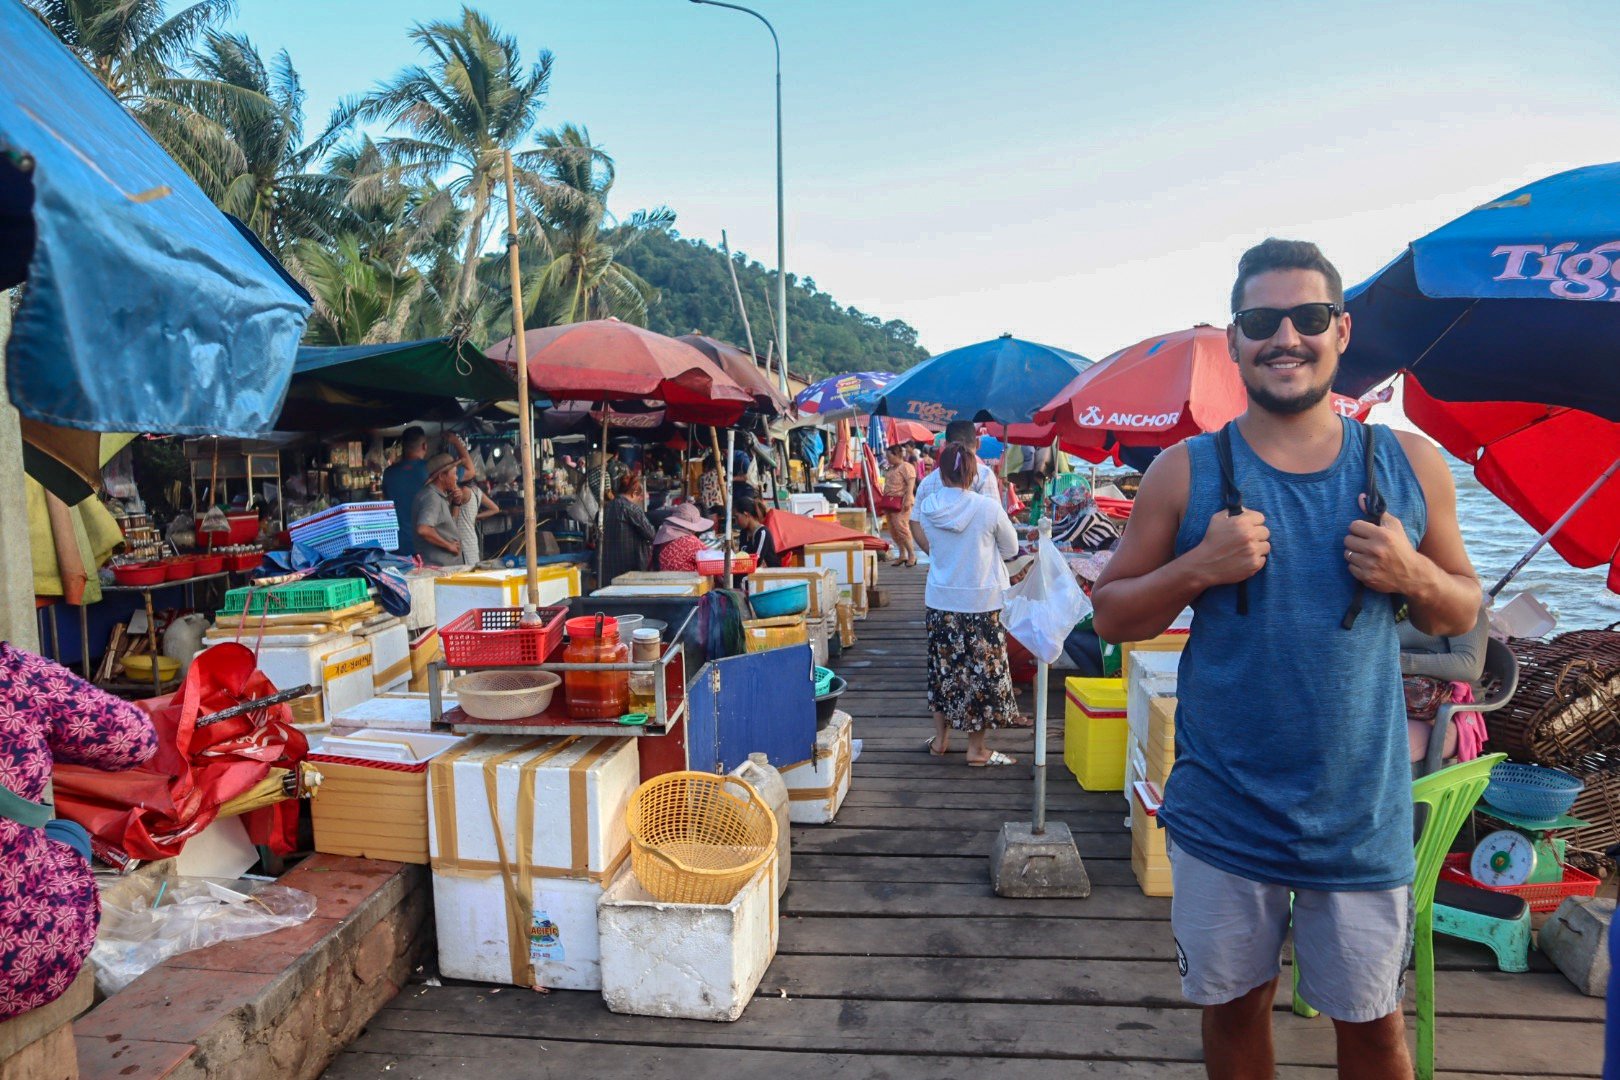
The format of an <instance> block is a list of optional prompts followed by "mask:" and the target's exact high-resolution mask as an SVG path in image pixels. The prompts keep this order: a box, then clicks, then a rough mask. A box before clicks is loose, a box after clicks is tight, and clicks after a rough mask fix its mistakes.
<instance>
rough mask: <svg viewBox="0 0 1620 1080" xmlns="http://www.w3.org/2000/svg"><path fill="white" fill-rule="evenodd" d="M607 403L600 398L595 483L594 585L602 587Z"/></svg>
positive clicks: (604, 552)
mask: <svg viewBox="0 0 1620 1080" xmlns="http://www.w3.org/2000/svg"><path fill="white" fill-rule="evenodd" d="M607 478H608V403H607V399H606V398H604V399H603V400H602V472H601V478H600V479H599V480H598V482H597V485H596V587H597V588H598V589H600V588H604V587H605V586H607V585H608V584H609V582H606V581H603V580H602V575H603V574H605V573H607V536H606V533H607Z"/></svg>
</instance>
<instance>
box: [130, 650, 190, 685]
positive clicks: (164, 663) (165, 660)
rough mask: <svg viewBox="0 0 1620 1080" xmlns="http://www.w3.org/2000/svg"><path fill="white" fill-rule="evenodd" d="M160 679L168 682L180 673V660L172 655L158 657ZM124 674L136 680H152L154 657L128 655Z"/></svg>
mask: <svg viewBox="0 0 1620 1080" xmlns="http://www.w3.org/2000/svg"><path fill="white" fill-rule="evenodd" d="M157 670H158V679H159V680H160V681H162V682H168V681H169V680H170V679H173V678H174V677H175V676H176V675H179V674H180V661H178V660H176V659H175V658H174V657H172V656H159V657H158V658H157ZM124 674H125V675H127V676H128V677H129V678H131V679H133V680H135V681H136V682H151V681H152V657H150V656H126V657H124Z"/></svg>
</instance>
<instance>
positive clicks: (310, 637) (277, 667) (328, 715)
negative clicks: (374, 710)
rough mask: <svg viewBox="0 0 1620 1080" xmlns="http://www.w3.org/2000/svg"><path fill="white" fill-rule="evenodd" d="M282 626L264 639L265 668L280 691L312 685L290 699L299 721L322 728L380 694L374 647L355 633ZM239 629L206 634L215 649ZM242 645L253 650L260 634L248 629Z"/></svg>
mask: <svg viewBox="0 0 1620 1080" xmlns="http://www.w3.org/2000/svg"><path fill="white" fill-rule="evenodd" d="M285 629H287V628H278V629H277V631H276V632H275V633H270V632H266V633H265V635H264V637H263V640H262V641H258V646H259V648H258V663H259V670H260V671H262V672H264V676H265V678H267V679H269V680H270V681H271V683H273V684H274V685H275V687H276V689H278V690H291V689H293V688H294V687H298V686H303V685H309V686H313V687H315V690H314V691H313V692H311V693H310V694H307V695H305V696H304V697H301V698H299V699H297V700H296V701H293V702H290V703H289V704H290V707H291V708H292V712H293V721H294V723H296V724H298V725H300V726H301V727H320V726H323V725H326V724H329V723H331V720H332V717H334V716H336V715H337V714H338V713H340V712H343V711H345V710H347V709H351V708H353V707H354V706H356V705H358V704H360V703H361V702H363V701H367V700H369V699H370V698H372V697H374V696H375V695H376V687H375V685H374V684H373V683H372V679H371V645H370V643H369V642H366V641H363V640H361V639H360V638H358V637H356V636H355V635H353V634H345V633H335V632H331V631H326V632H321V633H302V632H300V633H285V632H282V631H284V630H285ZM236 640H238V639H237V636H236V631H234V630H210V631H209V632H208V633H207V634H205V635H204V636H203V642H204V644H206V645H208V646H209V647H210V648H212V647H214V646H217V645H219V644H221V643H223V642H227V641H236ZM240 640H241V643H242V644H243V645H246V646H247V647H248V648H250V649H251V648H253V646H254V643H255V641H256V640H258V635H257V634H256V633H253V632H250V631H245V630H244V631H243V632H242V636H241V639H240Z"/></svg>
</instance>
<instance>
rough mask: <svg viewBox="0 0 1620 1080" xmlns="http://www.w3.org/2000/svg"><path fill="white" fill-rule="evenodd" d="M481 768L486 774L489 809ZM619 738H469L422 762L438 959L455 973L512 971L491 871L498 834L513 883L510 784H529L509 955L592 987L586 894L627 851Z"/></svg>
mask: <svg viewBox="0 0 1620 1080" xmlns="http://www.w3.org/2000/svg"><path fill="white" fill-rule="evenodd" d="M486 770H487V771H489V772H492V773H493V774H494V785H495V807H496V812H495V817H494V820H492V819H491V815H490V804H489V797H488V795H487V792H486V781H485V774H486ZM640 778H641V765H640V761H639V758H638V755H637V751H636V746H635V740H634V739H629V738H622V739H621V738H614V739H608V738H578V737H568V738H544V739H523V738H497V737H493V736H485V737H482V738H477V737H475V738H473V739H469V740H468V741H467V742H466V743H464V744H463V745H462V746H460V747H458V748H456V749H455V750H451V751H449V752H448V753H446V754H443V755H441V756H440V757H438V758H436V759H435V760H434V762H433V764H432V765H431V766H430V767H429V769H428V854H429V860H430V862H431V865H432V868H433V904H434V918H435V920H436V923H437V927H438V938H439V969H440V970H441V971H442V972H443V973H444V974H446V975H449V976H450V977H452V978H457V979H473V980H477V981H479V982H494V983H506V984H509V985H519V983H518V982H517V979H516V977H515V973H514V971H513V960H514V957H513V954H512V952H511V951H510V949H509V942H510V941H511V939H512V921H511V920H512V918H513V915H512V914H511V912H510V911H509V909H508V906H507V901H506V896H507V884H506V876H505V873H504V872H503V870H502V863H501V848H500V847H499V846H498V845H497V843H496V839H495V836H496V830H497V828H498V829H499V831H500V835H501V837H502V841H503V843H504V847H505V851H506V856H507V859H508V863H507V865H508V867H509V868H510V869H511V872H512V875H513V880H514V882H515V881H516V880H517V870H518V865H519V859H520V856H521V855H522V854H523V852H521V851H520V849H519V846H518V827H517V826H518V810H519V806H518V792H519V789H520V788H527V787H528V786H529V785H531V784H532V790H533V801H532V803H530V805H529V806H528V807H527V809H526V811H525V813H526V815H528V814H532V819H533V824H532V825H531V826H530V827H529V829H528V834H529V835H528V842H527V847H528V848H529V851H528V852H527V854H528V860H527V862H528V866H529V868H530V873H531V875H532V885H531V887H530V895H529V896H528V897H527V898H526V901H525V903H526V907H527V911H526V914H527V916H528V918H527V920H526V925H520V926H518V927H517V932H518V933H519V934H520V935H522V936H523V937H525V938H527V939H528V944H527V947H526V948H525V947H523V946H522V945H519V948H518V952H517V958H518V959H519V960H520V961H521V960H522V959H527V961H528V962H529V963H532V964H533V967H534V978H535V982H536V984H537V985H540V986H545V987H548V988H552V989H561V990H599V989H601V986H602V975H601V966H600V960H599V956H600V953H599V951H598V947H597V928H596V902H597V899H598V898H599V897H600V896H601V894H602V888H603V883H604V881H607V880H610V879H611V878H612V876H613V874H614V873H615V872H616V871H617V870H618V868H619V867H620V866H621V865H622V864H623V863H624V862H625V861H626V858H627V856H628V854H629V848H630V834H629V831H628V829H627V828H626V825H625V811H626V810H627V809H628V807H629V804H630V796H631V795H632V794H633V793H634V791H635V789H636V786H637V785H638V784H639V783H640Z"/></svg>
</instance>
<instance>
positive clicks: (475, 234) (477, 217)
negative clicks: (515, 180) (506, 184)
mask: <svg viewBox="0 0 1620 1080" xmlns="http://www.w3.org/2000/svg"><path fill="white" fill-rule="evenodd" d="M472 210H473V212H472V224H471V226H469V228H468V231H467V246H466V247H465V248H464V249H463V250H462V255H461V271H460V273H459V274H457V275H456V303H455V310H454V311H453V312H452V314H453V315H463V314H465V313H466V311H467V308H468V307H469V306H470V303H471V301H472V296H473V288H474V286H475V285H476V284H477V282H478V251H479V249H480V248H481V247H483V246H484V244H483V242H484V218H485V217H487V216H488V215H489V181H488V177H486V176H485V175H483V173H479V175H478V176H476V177H474V178H473V207H472Z"/></svg>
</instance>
